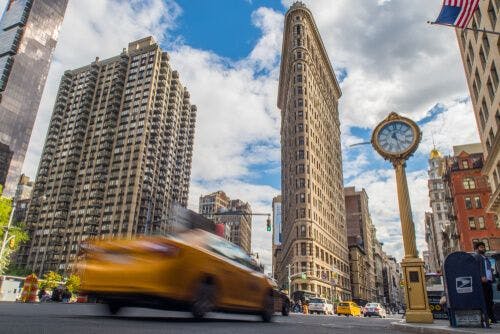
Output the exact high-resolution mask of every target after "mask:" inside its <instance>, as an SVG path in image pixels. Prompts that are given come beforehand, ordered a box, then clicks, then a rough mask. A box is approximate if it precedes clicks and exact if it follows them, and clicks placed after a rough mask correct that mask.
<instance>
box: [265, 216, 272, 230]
mask: <svg viewBox="0 0 500 334" xmlns="http://www.w3.org/2000/svg"><path fill="white" fill-rule="evenodd" d="M266 225H267V232H271V219H269V218H267V220H266Z"/></svg>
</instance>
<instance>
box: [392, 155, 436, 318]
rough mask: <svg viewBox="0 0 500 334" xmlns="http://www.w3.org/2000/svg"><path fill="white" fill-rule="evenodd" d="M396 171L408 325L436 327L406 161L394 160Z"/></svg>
mask: <svg viewBox="0 0 500 334" xmlns="http://www.w3.org/2000/svg"><path fill="white" fill-rule="evenodd" d="M393 165H394V169H395V170H396V184H397V188H398V202H399V213H400V218H401V230H402V234H403V244H404V249H405V257H404V259H403V260H402V261H401V267H402V269H403V277H404V282H405V287H406V289H405V301H406V314H405V318H406V322H414V323H432V322H433V317H432V312H431V310H430V308H429V301H428V298H427V291H426V288H425V272H424V261H422V260H420V259H419V258H418V256H417V246H416V242H415V224H414V223H413V218H412V213H411V204H410V195H409V191H408V182H407V180H406V171H405V161H404V160H399V159H398V160H393Z"/></svg>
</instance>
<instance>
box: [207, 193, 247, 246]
mask: <svg viewBox="0 0 500 334" xmlns="http://www.w3.org/2000/svg"><path fill="white" fill-rule="evenodd" d="M199 210H200V214H202V215H203V216H205V217H207V218H209V219H212V220H213V221H214V222H215V223H216V224H224V227H225V228H227V227H229V238H228V240H229V241H231V242H232V243H234V244H236V245H238V246H240V247H241V248H243V250H245V252H247V253H248V254H251V252H252V208H251V207H250V204H248V203H245V202H243V201H241V200H239V199H234V200H231V199H230V198H229V197H228V196H227V195H226V193H225V192H223V191H222V190H219V191H216V192H214V193H212V194H209V195H205V196H200V205H199ZM225 234H227V232H226V233H225Z"/></svg>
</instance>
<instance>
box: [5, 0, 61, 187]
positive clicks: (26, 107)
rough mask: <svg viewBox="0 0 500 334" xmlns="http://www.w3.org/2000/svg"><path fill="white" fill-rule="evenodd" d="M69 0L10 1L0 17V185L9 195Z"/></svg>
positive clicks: (18, 175) (23, 152) (24, 149)
mask: <svg viewBox="0 0 500 334" xmlns="http://www.w3.org/2000/svg"><path fill="white" fill-rule="evenodd" d="M67 4H68V0H8V1H7V8H6V9H5V12H4V14H3V16H2V19H1V20H0V184H2V185H5V190H4V195H7V196H13V195H14V193H15V191H16V187H17V182H18V181H19V177H20V176H21V169H22V167H23V163H24V157H25V154H26V150H27V149H28V144H29V141H30V136H31V130H32V129H33V124H34V123H35V118H36V114H37V112H38V107H39V105H40V99H41V98H42V93H43V89H44V87H45V81H46V79H47V74H48V72H49V66H50V62H51V60H52V55H53V53H54V49H55V47H56V42H57V37H58V34H59V28H60V27H61V24H62V21H63V18H64V13H65V11H66V6H67Z"/></svg>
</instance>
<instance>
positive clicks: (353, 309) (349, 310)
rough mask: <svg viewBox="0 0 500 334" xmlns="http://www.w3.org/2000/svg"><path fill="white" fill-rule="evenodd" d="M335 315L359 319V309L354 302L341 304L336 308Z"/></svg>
mask: <svg viewBox="0 0 500 334" xmlns="http://www.w3.org/2000/svg"><path fill="white" fill-rule="evenodd" d="M337 315H345V316H346V317H349V316H351V315H352V316H353V317H360V316H361V307H359V306H358V305H357V304H356V303H355V302H351V301H348V302H341V303H339V306H337Z"/></svg>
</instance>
